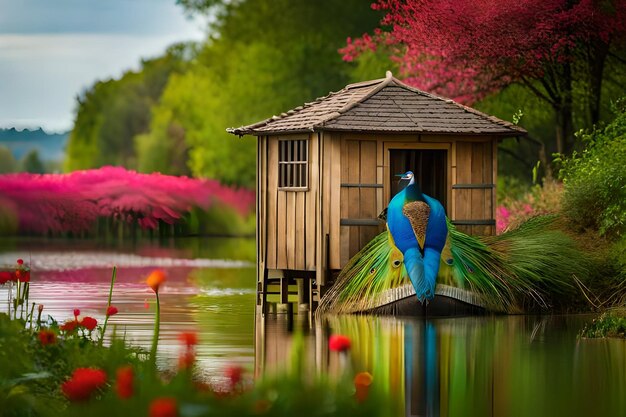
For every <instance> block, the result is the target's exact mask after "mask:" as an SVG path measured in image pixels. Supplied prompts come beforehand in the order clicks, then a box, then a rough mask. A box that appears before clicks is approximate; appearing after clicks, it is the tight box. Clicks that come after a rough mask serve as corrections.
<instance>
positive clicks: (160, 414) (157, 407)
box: [149, 397, 178, 417]
mask: <svg viewBox="0 0 626 417" xmlns="http://www.w3.org/2000/svg"><path fill="white" fill-rule="evenodd" d="M177 415H178V411H177V410H176V399H174V398H169V397H163V398H156V399H155V400H153V401H152V403H150V412H149V416H150V417H176V416H177Z"/></svg>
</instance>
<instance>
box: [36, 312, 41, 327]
mask: <svg viewBox="0 0 626 417" xmlns="http://www.w3.org/2000/svg"><path fill="white" fill-rule="evenodd" d="M41 312H42V309H38V312H37V330H39V329H40V328H41Z"/></svg>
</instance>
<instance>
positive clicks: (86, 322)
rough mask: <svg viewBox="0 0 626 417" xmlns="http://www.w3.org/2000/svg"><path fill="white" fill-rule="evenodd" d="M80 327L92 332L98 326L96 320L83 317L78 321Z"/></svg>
mask: <svg viewBox="0 0 626 417" xmlns="http://www.w3.org/2000/svg"><path fill="white" fill-rule="evenodd" d="M80 325H81V326H83V327H84V328H85V329H87V330H89V331H92V330H93V329H95V328H96V326H97V325H98V320H96V319H94V318H93V317H89V316H86V317H83V319H82V320H81V321H80Z"/></svg>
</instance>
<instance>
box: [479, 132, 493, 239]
mask: <svg viewBox="0 0 626 417" xmlns="http://www.w3.org/2000/svg"><path fill="white" fill-rule="evenodd" d="M492 148H493V143H492V142H485V143H484V144H483V181H484V182H485V183H487V182H489V183H493V176H492V169H493V167H492V164H493V154H492ZM484 198H485V201H484V213H483V215H484V216H485V217H484V218H485V219H495V217H493V216H492V215H493V188H490V189H489V190H485V195H484ZM492 229H493V226H484V227H483V228H482V231H481V235H483V236H489V235H491V234H492Z"/></svg>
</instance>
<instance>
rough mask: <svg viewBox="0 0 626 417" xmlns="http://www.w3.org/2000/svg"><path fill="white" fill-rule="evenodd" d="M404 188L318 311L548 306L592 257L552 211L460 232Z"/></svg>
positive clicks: (414, 190) (431, 203)
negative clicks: (449, 303) (407, 302)
mask: <svg viewBox="0 0 626 417" xmlns="http://www.w3.org/2000/svg"><path fill="white" fill-rule="evenodd" d="M402 179H404V180H407V179H408V180H409V185H408V186H407V187H406V188H404V189H403V190H401V191H400V192H399V193H398V194H396V195H395V196H394V197H393V199H392V200H391V202H390V204H389V206H388V208H387V215H386V218H387V223H386V228H385V230H384V231H383V232H382V233H380V234H379V235H377V236H376V237H374V238H373V239H372V240H371V241H370V242H369V243H368V244H367V245H366V246H365V247H364V248H363V249H361V250H360V251H359V252H358V253H357V254H356V255H355V256H353V257H352V258H351V259H350V261H349V262H348V263H347V264H346V266H345V267H344V268H343V269H342V271H341V272H340V273H339V275H338V276H337V278H336V280H335V283H334V284H333V286H332V287H331V288H330V289H329V290H328V291H327V292H326V293H325V294H324V296H323V297H322V299H321V300H320V303H319V305H318V309H317V313H318V314H324V313H355V312H368V311H377V312H380V311H381V308H383V309H382V311H384V306H387V305H390V304H392V303H394V302H395V301H399V300H400V299H402V298H406V297H415V296H417V298H418V299H419V300H420V301H421V302H426V303H427V302H428V301H429V300H431V299H432V298H433V296H435V295H436V294H441V295H446V296H451V297H453V298H457V299H459V300H462V301H465V302H468V303H470V304H473V305H477V306H480V307H483V308H485V309H486V310H488V311H493V312H507V313H521V312H524V311H527V310H528V309H529V308H535V307H541V308H548V307H549V306H550V303H551V300H553V299H555V298H557V297H558V296H559V295H562V294H566V293H571V292H572V291H575V290H576V284H575V280H576V277H584V276H586V275H588V274H589V271H590V268H591V262H590V261H589V259H588V257H586V256H585V254H584V253H583V252H582V251H581V250H579V249H578V247H577V245H576V243H575V242H574V241H573V239H572V238H571V237H569V236H568V235H567V234H566V233H564V232H563V231H562V230H561V224H560V219H559V217H558V216H557V215H542V216H535V217H531V218H530V219H528V220H527V221H526V222H524V223H523V224H521V225H519V226H518V227H517V228H516V229H513V230H510V231H507V232H505V233H503V234H500V235H497V236H486V237H476V236H470V235H467V234H465V233H463V232H461V231H459V230H458V229H457V228H456V227H455V226H454V225H453V224H452V222H451V221H450V220H449V219H448V218H447V217H446V216H445V211H444V209H443V207H442V205H441V203H439V202H438V201H437V200H436V199H434V198H432V197H429V196H427V195H425V194H423V193H422V192H421V191H420V189H419V187H418V186H417V185H416V184H415V180H414V176H413V174H412V172H407V173H406V174H404V175H403V177H402Z"/></svg>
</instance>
